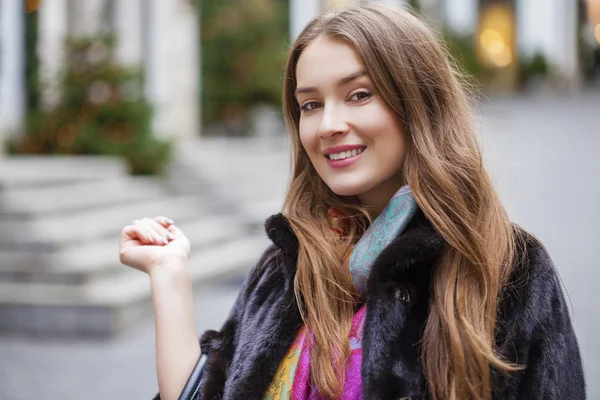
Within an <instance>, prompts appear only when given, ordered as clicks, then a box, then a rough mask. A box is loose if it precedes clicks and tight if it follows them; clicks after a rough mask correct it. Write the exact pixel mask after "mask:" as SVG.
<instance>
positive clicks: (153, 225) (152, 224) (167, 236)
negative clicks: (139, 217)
mask: <svg viewBox="0 0 600 400" xmlns="http://www.w3.org/2000/svg"><path fill="white" fill-rule="evenodd" d="M144 222H145V223H146V224H147V225H148V228H149V229H150V231H151V234H152V236H153V238H154V239H155V240H158V241H159V242H161V243H162V244H168V243H169V240H173V239H175V236H173V234H172V233H171V232H169V231H168V230H167V229H166V228H165V227H163V226H162V225H161V224H160V223H158V222H156V221H155V220H153V219H149V218H145V219H144Z"/></svg>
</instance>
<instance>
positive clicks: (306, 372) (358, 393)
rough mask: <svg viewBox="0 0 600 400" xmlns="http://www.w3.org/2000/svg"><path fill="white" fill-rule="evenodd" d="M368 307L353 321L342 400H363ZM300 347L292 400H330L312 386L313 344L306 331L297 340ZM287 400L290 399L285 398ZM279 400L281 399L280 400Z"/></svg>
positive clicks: (362, 309) (364, 307)
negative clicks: (365, 325) (363, 358)
mask: <svg viewBox="0 0 600 400" xmlns="http://www.w3.org/2000/svg"><path fill="white" fill-rule="evenodd" d="M366 311H367V309H366V306H362V307H361V308H360V310H358V312H357V313H356V314H355V315H354V318H353V319H352V328H351V330H350V335H349V339H350V351H351V352H350V358H349V359H348V362H347V364H346V380H345V383H344V391H343V392H342V396H341V397H340V400H362V378H361V373H360V371H361V362H362V334H363V326H364V321H365V315H366ZM297 341H298V343H297V345H299V346H300V359H299V361H298V366H297V368H296V374H295V377H294V380H293V386H292V390H291V399H292V400H328V399H327V398H325V397H324V396H322V395H321V394H320V393H319V392H318V390H317V389H316V388H315V387H314V386H312V385H311V384H310V349H309V343H310V342H311V340H310V338H309V335H308V332H307V330H306V329H302V330H301V331H300V334H299V336H298V339H297ZM283 398H284V399H287V398H288V397H283ZM278 400H279V399H278Z"/></svg>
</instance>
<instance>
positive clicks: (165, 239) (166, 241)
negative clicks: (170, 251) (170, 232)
mask: <svg viewBox="0 0 600 400" xmlns="http://www.w3.org/2000/svg"><path fill="white" fill-rule="evenodd" d="M160 240H162V242H163V243H164V244H169V241H168V240H167V238H165V237H162V236H161V237H160Z"/></svg>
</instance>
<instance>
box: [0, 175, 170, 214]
mask: <svg viewBox="0 0 600 400" xmlns="http://www.w3.org/2000/svg"><path fill="white" fill-rule="evenodd" d="M167 194H168V193H167V191H166V190H165V188H163V187H162V186H161V185H158V184H156V183H155V182H152V181H150V180H148V179H144V178H134V177H116V178H114V179H106V180H93V181H89V182H73V183H71V184H66V185H56V186H54V185H50V186H42V187H25V188H17V189H10V188H9V189H7V190H4V191H0V202H1V203H2V209H1V210H0V218H2V217H3V216H9V217H10V216H11V215H15V214H16V215H24V216H27V217H28V218H31V216H32V215H35V216H38V215H40V214H41V215H43V214H48V213H60V212H64V211H73V210H77V211H79V210H81V209H90V208H97V207H102V206H106V205H110V206H112V205H115V204H122V203H127V202H131V201H140V200H147V199H153V198H158V197H165V196H167Z"/></svg>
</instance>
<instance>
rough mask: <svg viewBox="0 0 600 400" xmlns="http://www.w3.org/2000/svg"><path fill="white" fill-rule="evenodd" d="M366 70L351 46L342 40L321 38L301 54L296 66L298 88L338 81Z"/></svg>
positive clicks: (310, 44)
mask: <svg viewBox="0 0 600 400" xmlns="http://www.w3.org/2000/svg"><path fill="white" fill-rule="evenodd" d="M364 69H365V68H364V65H363V63H362V61H361V60H360V58H359V56H358V54H357V53H356V51H355V50H354V48H353V47H352V46H351V45H350V44H348V43H347V42H345V41H343V40H341V39H332V38H329V37H327V36H319V37H318V38H316V39H315V40H313V41H312V42H311V43H309V44H308V45H307V46H306V47H305V48H304V50H303V51H302V53H301V54H300V57H299V59H298V63H297V65H296V80H297V84H298V87H300V86H304V85H311V86H312V85H316V84H318V83H319V82H322V81H330V80H334V81H338V80H340V79H343V78H344V77H347V76H349V75H351V74H354V73H356V72H357V71H361V70H364Z"/></svg>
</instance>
